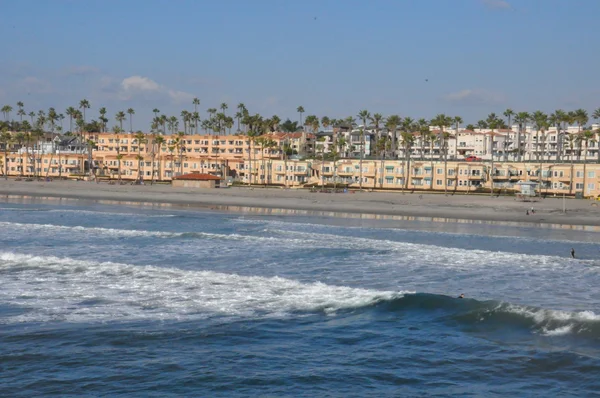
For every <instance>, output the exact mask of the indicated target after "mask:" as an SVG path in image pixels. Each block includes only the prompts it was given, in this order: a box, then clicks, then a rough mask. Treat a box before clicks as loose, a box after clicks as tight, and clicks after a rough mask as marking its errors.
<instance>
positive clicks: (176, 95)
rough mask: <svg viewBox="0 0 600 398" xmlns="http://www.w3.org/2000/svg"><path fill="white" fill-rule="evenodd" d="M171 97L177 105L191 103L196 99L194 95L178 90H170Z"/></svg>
mask: <svg viewBox="0 0 600 398" xmlns="http://www.w3.org/2000/svg"><path fill="white" fill-rule="evenodd" d="M169 97H170V98H171V99H172V100H173V101H175V102H177V103H182V102H191V101H192V100H193V99H194V95H193V94H190V93H186V92H185V91H177V90H169Z"/></svg>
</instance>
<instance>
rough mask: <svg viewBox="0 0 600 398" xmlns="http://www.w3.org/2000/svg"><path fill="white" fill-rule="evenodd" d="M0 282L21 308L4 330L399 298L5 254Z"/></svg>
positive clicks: (275, 280)
mask: <svg viewBox="0 0 600 398" xmlns="http://www.w3.org/2000/svg"><path fill="white" fill-rule="evenodd" d="M0 275H2V279H3V288H2V289H0V299H1V301H2V302H4V303H7V304H8V305H10V306H14V307H18V308H24V309H27V310H26V311H24V312H23V313H19V314H17V315H14V316H8V317H4V318H0V322H5V323H15V322H51V321H64V322H94V321H119V320H136V319H156V320H165V319H195V318H196V319H197V318H205V317H211V316H235V317H257V316H261V317H285V316H290V315H292V314H298V313H303V314H314V313H325V314H331V313H334V312H336V311H339V310H343V309H346V310H347V309H355V308H362V307H368V306H370V305H372V304H374V303H377V302H380V301H382V300H393V299H394V298H397V297H400V296H402V295H403V294H404V292H392V291H376V290H369V289H360V288H351V287H346V286H333V285H327V284H324V283H320V282H316V283H301V282H297V281H294V280H290V279H286V278H280V277H258V276H241V275H237V274H226V273H219V272H213V271H190V270H180V269H177V268H162V267H156V266H136V265H130V264H120V263H112V262H94V261H84V260H77V259H71V258H60V257H49V256H48V257H42V256H32V255H26V254H17V253H11V252H0Z"/></svg>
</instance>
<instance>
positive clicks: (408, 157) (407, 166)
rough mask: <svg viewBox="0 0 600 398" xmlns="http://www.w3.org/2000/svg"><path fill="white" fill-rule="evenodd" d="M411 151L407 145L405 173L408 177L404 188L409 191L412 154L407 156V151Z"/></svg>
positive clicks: (405, 148)
mask: <svg viewBox="0 0 600 398" xmlns="http://www.w3.org/2000/svg"><path fill="white" fill-rule="evenodd" d="M408 151H409V147H408V146H405V147H404V153H405V155H404V159H405V160H406V170H405V172H404V173H403V174H404V175H405V176H406V179H405V180H404V190H405V191H407V190H408V180H409V179H410V156H406V153H408Z"/></svg>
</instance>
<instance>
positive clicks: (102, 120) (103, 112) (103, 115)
mask: <svg viewBox="0 0 600 398" xmlns="http://www.w3.org/2000/svg"><path fill="white" fill-rule="evenodd" d="M98 113H100V117H99V118H98V119H99V120H100V126H101V128H100V132H101V133H104V132H105V130H106V123H107V122H108V120H107V119H106V108H105V107H102V108H100V110H99V111H98Z"/></svg>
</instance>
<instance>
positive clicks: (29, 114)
mask: <svg viewBox="0 0 600 398" xmlns="http://www.w3.org/2000/svg"><path fill="white" fill-rule="evenodd" d="M27 115H28V116H29V117H30V118H31V124H33V118H34V117H35V112H34V111H31V112H29V113H28V114H27Z"/></svg>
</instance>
